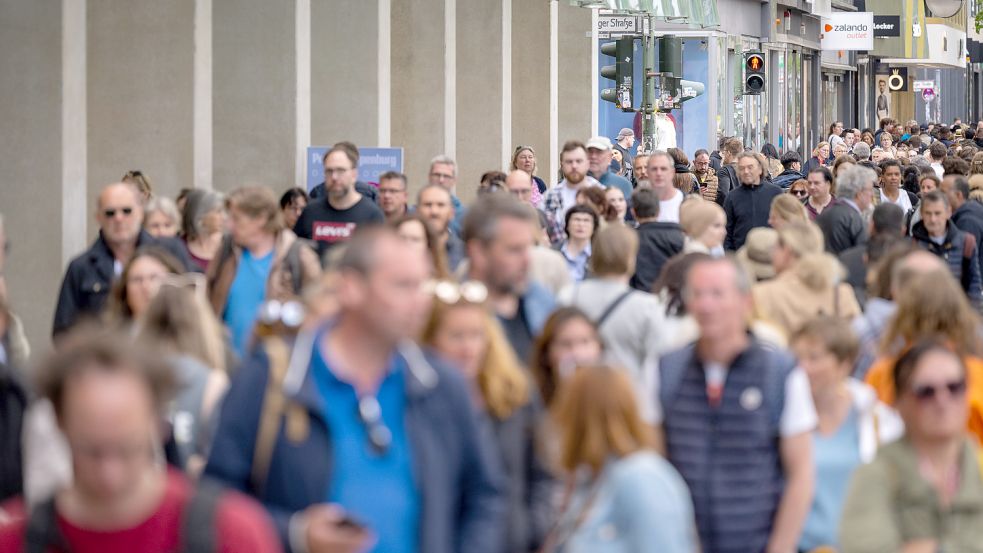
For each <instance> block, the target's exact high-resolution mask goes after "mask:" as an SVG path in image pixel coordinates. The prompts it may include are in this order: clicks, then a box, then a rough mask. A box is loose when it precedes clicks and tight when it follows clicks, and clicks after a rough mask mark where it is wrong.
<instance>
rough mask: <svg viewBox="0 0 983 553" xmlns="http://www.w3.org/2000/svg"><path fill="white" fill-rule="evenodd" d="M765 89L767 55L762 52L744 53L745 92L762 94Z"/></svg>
mask: <svg viewBox="0 0 983 553" xmlns="http://www.w3.org/2000/svg"><path fill="white" fill-rule="evenodd" d="M764 89H765V55H764V54H762V53H761V52H747V53H745V54H744V94H761V91H762V90H764Z"/></svg>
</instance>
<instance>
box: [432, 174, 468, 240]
mask: <svg viewBox="0 0 983 553" xmlns="http://www.w3.org/2000/svg"><path fill="white" fill-rule="evenodd" d="M427 181H428V182H429V183H430V184H439V185H440V186H443V187H444V188H446V189H447V191H448V192H450V193H451V204H452V205H453V206H454V219H453V220H451V225H450V229H451V232H453V233H454V235H455V236H457V235H460V234H461V225H462V224H463V222H464V214H465V213H466V212H467V209H465V207H464V204H463V203H461V200H460V199H459V198H458V197H457V162H456V161H454V159H453V158H451V157H449V156H445V155H439V156H437V157H435V158H433V159H431V160H430V172H429V173H427Z"/></svg>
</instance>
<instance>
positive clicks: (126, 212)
mask: <svg viewBox="0 0 983 553" xmlns="http://www.w3.org/2000/svg"><path fill="white" fill-rule="evenodd" d="M117 213H122V214H123V217H129V216H130V215H133V208H132V207H124V208H121V209H116V208H109V209H104V210H102V214H103V215H105V216H106V218H107V219H112V218H113V217H115V216H116V214H117Z"/></svg>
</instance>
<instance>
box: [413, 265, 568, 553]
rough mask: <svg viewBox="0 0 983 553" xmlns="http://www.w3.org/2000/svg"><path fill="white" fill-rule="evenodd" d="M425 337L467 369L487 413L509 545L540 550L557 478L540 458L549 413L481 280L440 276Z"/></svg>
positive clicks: (464, 373) (518, 551)
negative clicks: (502, 478) (503, 480)
mask: <svg viewBox="0 0 983 553" xmlns="http://www.w3.org/2000/svg"><path fill="white" fill-rule="evenodd" d="M432 287H433V295H434V302H433V309H432V310H431V312H430V319H429V320H428V322H427V325H426V326H425V327H424V330H423V335H422V337H421V342H422V343H423V344H425V345H427V346H430V347H431V348H433V349H434V350H435V351H436V352H437V353H439V354H441V355H442V356H443V357H444V358H446V359H447V360H448V361H451V362H452V363H453V364H454V365H455V366H456V367H457V368H458V369H459V370H460V372H461V375H462V376H463V377H464V380H465V381H466V382H467V384H468V386H469V388H470V390H471V396H472V398H473V400H474V404H475V405H476V406H477V407H478V408H479V409H480V410H482V411H484V412H485V413H486V414H487V415H488V419H489V420H490V422H491V427H492V433H493V435H494V437H495V441H496V444H497V446H498V451H499V453H500V454H501V460H502V465H503V466H504V468H505V474H506V476H507V479H508V482H507V485H506V488H507V496H508V505H509V510H508V527H507V543H508V549H507V551H510V552H513V551H514V552H516V553H528V552H531V551H537V550H538V549H539V547H540V546H541V545H542V543H543V539H544V538H545V536H546V532H547V531H548V530H549V525H550V524H551V522H552V516H553V513H552V507H551V503H552V499H553V496H554V495H555V491H556V489H555V481H554V479H553V477H552V475H551V474H550V472H549V470H548V468H547V465H546V463H545V462H544V461H543V460H542V458H541V457H540V454H541V453H542V452H541V451H540V450H541V446H540V445H539V444H541V443H542V439H541V438H542V436H540V432H541V430H542V426H543V422H544V421H543V419H544V411H543V408H542V403H541V402H540V401H539V398H538V394H536V392H535V391H534V389H533V387H532V383H531V382H530V381H529V377H528V376H527V374H526V372H525V370H524V369H523V368H522V366H521V364H520V363H519V360H518V359H517V358H516V356H515V353H514V352H513V350H512V347H511V346H510V345H509V342H508V340H507V339H506V338H505V334H504V332H503V331H502V328H501V327H500V326H499V324H498V322H497V321H496V320H495V318H494V317H493V316H492V315H491V313H490V312H489V310H488V307H487V306H486V305H485V302H486V300H487V298H488V291H487V289H486V288H485V286H484V285H483V284H481V283H480V282H477V281H468V282H464V283H462V284H458V283H456V282H451V281H447V280H440V281H436V282H434V283H433V284H432Z"/></svg>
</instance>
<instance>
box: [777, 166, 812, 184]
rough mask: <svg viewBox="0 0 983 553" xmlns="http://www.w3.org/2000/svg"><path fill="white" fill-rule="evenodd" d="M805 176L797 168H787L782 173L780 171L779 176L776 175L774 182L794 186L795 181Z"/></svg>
mask: <svg viewBox="0 0 983 553" xmlns="http://www.w3.org/2000/svg"><path fill="white" fill-rule="evenodd" d="M804 178H805V177H804V176H802V173H800V172H798V171H796V170H795V169H786V170H784V171H782V172H781V173H779V174H778V176H777V177H775V180H774V181H772V182H774V183H775V186H780V187H782V188H789V187H791V186H792V183H793V182H795V181H797V180H799V179H804Z"/></svg>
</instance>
